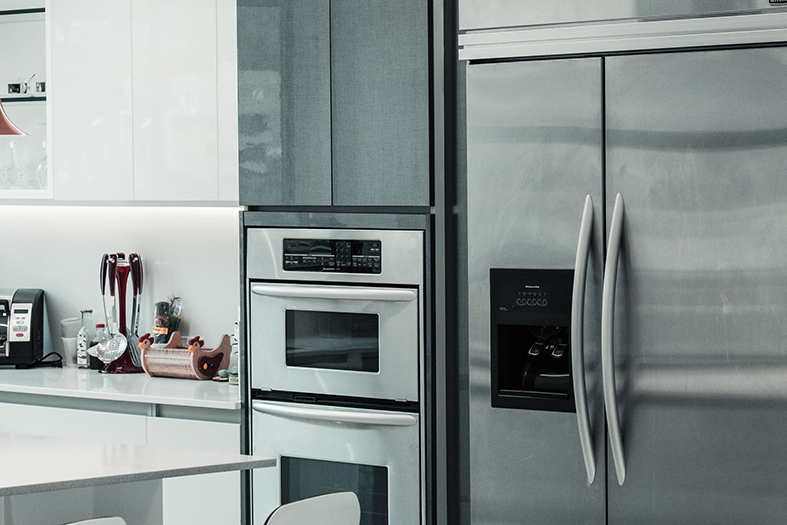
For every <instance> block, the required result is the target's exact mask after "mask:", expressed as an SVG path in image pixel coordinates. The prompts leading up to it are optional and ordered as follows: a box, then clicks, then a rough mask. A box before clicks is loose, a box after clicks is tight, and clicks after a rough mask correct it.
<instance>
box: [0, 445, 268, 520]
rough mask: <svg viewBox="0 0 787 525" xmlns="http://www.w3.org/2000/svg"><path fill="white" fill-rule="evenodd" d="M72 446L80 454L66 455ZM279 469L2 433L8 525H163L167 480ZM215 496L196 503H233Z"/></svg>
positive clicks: (232, 458) (201, 455)
mask: <svg viewBox="0 0 787 525" xmlns="http://www.w3.org/2000/svg"><path fill="white" fill-rule="evenodd" d="M64 445H65V446H66V447H67V449H68V450H70V451H72V453H69V454H63V453H62V448H63V446H64ZM275 464H276V461H275V459H271V458H255V457H251V456H241V455H238V454H221V453H215V452H209V453H207V452H196V451H190V450H172V449H167V448H160V447H152V446H147V445H128V444H123V443H111V442H102V441H81V440H67V441H66V442H64V441H63V440H62V439H55V438H47V437H42V436H30V435H24V434H10V433H0V496H1V497H2V499H0V508H1V509H2V512H0V525H28V524H29V525H46V524H50V523H51V524H53V525H57V524H60V523H64V522H69V521H75V520H82V519H88V518H94V517H101V516H109V515H113V516H121V517H123V518H124V519H125V520H126V521H127V523H128V525H135V524H136V525H161V524H163V523H164V515H163V504H162V481H161V480H162V479H163V478H171V477H177V476H190V475H195V474H208V473H216V472H227V471H234V470H248V469H253V468H262V467H272V466H274V465H275ZM211 493H212V490H211V488H210V486H205V487H203V490H202V491H201V493H200V494H193V495H192V496H193V497H192V498H191V504H192V505H194V506H199V507H203V506H216V505H222V504H224V503H225V502H223V501H221V500H219V499H215V498H212V497H210V496H211V495H212V494H211Z"/></svg>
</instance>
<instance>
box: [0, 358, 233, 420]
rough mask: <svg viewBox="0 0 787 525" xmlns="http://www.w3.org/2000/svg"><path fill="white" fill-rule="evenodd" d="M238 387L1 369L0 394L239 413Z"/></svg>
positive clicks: (129, 376) (134, 376) (70, 370)
mask: <svg viewBox="0 0 787 525" xmlns="http://www.w3.org/2000/svg"><path fill="white" fill-rule="evenodd" d="M238 388H239V387H238V385H230V384H229V383H228V382H218V381H198V380H195V379H174V378H169V377H150V376H149V375H147V374H100V373H99V372H98V371H97V370H82V369H78V368H34V369H27V370H16V369H0V392H18V393H24V394H41V395H48V396H62V397H76V398H89V399H105V400H110V401H128V402H133V403H151V404H161V405H178V406H187V407H199V408H219V409H225V410H239V409H240V407H241V404H240V399H239V395H238V392H239V390H238Z"/></svg>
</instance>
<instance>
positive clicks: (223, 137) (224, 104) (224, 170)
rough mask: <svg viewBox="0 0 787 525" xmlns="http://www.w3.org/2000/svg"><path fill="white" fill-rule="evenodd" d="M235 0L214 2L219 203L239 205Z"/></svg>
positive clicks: (236, 24) (217, 0)
mask: <svg viewBox="0 0 787 525" xmlns="http://www.w3.org/2000/svg"><path fill="white" fill-rule="evenodd" d="M236 1H237V0H216V28H217V30H216V53H217V57H218V69H217V74H218V79H217V82H216V86H217V89H218V92H217V95H218V101H217V111H218V128H219V129H218V132H219V135H218V138H219V145H218V150H219V151H218V155H219V200H220V201H231V202H233V203H235V204H237V202H238V23H237V11H238V9H237V5H236Z"/></svg>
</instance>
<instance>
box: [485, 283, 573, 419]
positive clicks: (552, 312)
mask: <svg viewBox="0 0 787 525" xmlns="http://www.w3.org/2000/svg"><path fill="white" fill-rule="evenodd" d="M489 278H490V284H491V286H490V290H491V338H492V341H491V354H492V355H491V365H492V374H491V377H492V406H493V407H501V408H519V409H530V410H551V411H557V412H574V411H575V407H574V388H573V379H572V376H571V343H570V340H569V337H570V334H571V326H570V325H571V296H572V292H573V284H574V272H573V270H520V269H496V268H492V269H491V270H490V272H489Z"/></svg>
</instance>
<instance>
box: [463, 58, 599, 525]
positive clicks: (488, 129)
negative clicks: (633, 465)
mask: <svg viewBox="0 0 787 525" xmlns="http://www.w3.org/2000/svg"><path fill="white" fill-rule="evenodd" d="M601 77H602V68H601V61H600V60H599V59H578V60H560V61H550V62H545V61H534V62H514V63H497V64H470V65H469V66H468V67H467V134H468V136H467V142H468V146H467V148H468V152H467V153H468V154H467V162H468V167H467V169H468V174H467V179H468V181H467V195H468V260H469V267H468V304H469V305H470V306H469V312H468V320H469V322H468V325H469V326H468V330H469V334H468V336H469V339H468V346H469V356H468V363H469V365H468V366H469V370H468V371H467V372H468V377H469V385H468V389H469V400H468V420H467V421H465V422H463V428H469V436H468V437H469V443H468V446H467V448H468V449H469V469H468V471H469V475H470V481H469V488H466V489H465V490H469V493H470V496H469V498H470V507H471V510H470V521H471V523H472V524H473V525H492V524H494V525H514V524H521V523H539V524H543V525H550V524H555V525H558V524H560V525H563V524H566V523H572V524H578V523H581V524H603V523H604V522H605V500H604V498H605V487H604V477H605V473H604V470H603V469H604V461H603V459H604V446H605V445H604V429H603V412H602V407H601V405H600V403H599V402H598V401H594V402H593V403H591V406H590V422H591V430H592V432H591V435H592V446H593V449H594V452H595V467H596V470H597V471H598V474H597V475H596V478H595V482H594V483H592V484H589V483H588V474H587V472H586V468H585V463H584V457H583V452H582V447H581V444H580V434H579V431H578V423H577V415H576V413H573V412H565V411H563V412H557V411H549V410H533V409H521V408H501V407H493V399H492V397H493V396H492V392H491V391H492V385H493V384H494V383H498V385H499V384H500V382H501V378H500V375H499V374H498V376H497V379H495V378H494V377H493V373H497V372H496V371H495V372H493V371H492V366H493V362H495V361H496V362H497V363H498V364H500V363H502V362H503V361H504V360H503V359H496V360H495V359H493V358H492V357H493V356H492V350H491V340H492V331H491V329H490V326H491V317H492V316H491V311H490V310H491V306H490V304H491V294H492V293H493V290H492V289H491V288H490V280H491V278H492V276H493V275H499V274H500V272H491V271H490V270H492V269H503V270H515V271H514V272H510V271H509V272H504V273H506V274H507V275H512V276H517V275H529V274H528V271H530V270H538V271H536V272H532V275H541V276H543V275H545V272H543V270H547V271H553V270H573V269H574V265H575V258H576V254H577V240H578V237H579V232H580V224H581V223H582V219H583V209H584V206H585V203H586V197H587V196H588V195H590V196H591V198H592V200H593V202H595V203H597V204H596V208H595V215H596V217H595V221H594V223H593V224H594V226H593V229H592V240H591V243H590V262H589V265H588V278H587V292H586V294H587V295H586V300H585V308H584V325H585V337H584V342H585V363H584V365H585V366H584V368H585V370H586V371H587V374H588V384H587V387H588V394H589V395H588V399H591V400H598V399H600V390H598V383H599V380H598V373H599V371H598V368H597V365H598V360H599V347H598V337H597V334H598V327H599V318H598V311H599V310H598V308H599V305H600V285H601V261H602V253H603V247H602V246H603V241H602V232H601V227H602V225H603V220H602V217H601V212H600V210H601V207H600V206H601V203H602V193H601V191H602V157H601V152H602V139H603V134H602V118H601V96H602V95H601ZM517 270H524V272H519V273H518V272H517ZM581 273H582V272H580V274H581ZM568 274H569V275H571V272H569V273H568ZM498 288H499V287H498V286H496V287H495V290H497V289H498ZM509 288H510V287H509ZM523 288H524V286H523ZM506 290H508V289H506ZM506 290H504V292H505V293H508V292H507V291H506ZM533 290H534V291H535V289H533ZM569 290H570V287H569ZM516 293H518V292H514V297H516ZM523 293H527V292H523ZM536 293H539V292H538V291H536ZM564 295H565V294H564ZM568 295H569V298H568V301H567V302H568V303H569V304H570V303H571V299H570V293H569V294H568ZM534 300H535V301H536V302H538V303H539V304H540V305H541V304H544V296H536V298H535V299H534ZM550 301H551V298H550ZM531 302H532V301H531ZM550 304H552V303H551V302H550ZM513 310H514V309H512V311H513ZM536 324H544V325H545V324H548V323H547V322H543V323H536ZM507 328H511V330H510V331H511V333H514V334H515V335H516V337H522V338H523V339H526V338H527V337H530V335H528V334H530V333H531V332H532V331H531V330H530V328H531V327H529V326H514V325H512V324H511V323H509V324H508V326H507ZM543 328H547V327H543ZM551 329H552V330H554V329H555V327H554V326H552V327H551ZM498 339H500V338H498ZM572 346H576V345H572ZM515 352H516V349H514V350H513V351H512V354H513V353H515ZM526 352H527V348H522V349H521V351H520V353H526ZM513 360H514V361H516V360H517V358H516V357H514V359H513ZM520 364H521V363H520ZM517 373H518V374H519V375H520V376H522V374H523V371H522V370H518V371H517V370H512V371H511V374H510V376H511V377H515V376H516V374H517ZM510 386H513V387H516V385H515V384H513V382H512V385H510ZM514 390H515V388H514ZM523 390H524V387H523ZM465 459H467V458H463V460H465Z"/></svg>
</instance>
